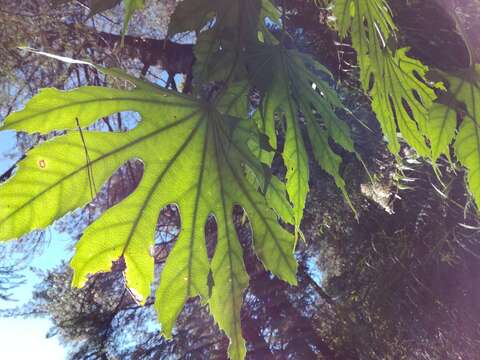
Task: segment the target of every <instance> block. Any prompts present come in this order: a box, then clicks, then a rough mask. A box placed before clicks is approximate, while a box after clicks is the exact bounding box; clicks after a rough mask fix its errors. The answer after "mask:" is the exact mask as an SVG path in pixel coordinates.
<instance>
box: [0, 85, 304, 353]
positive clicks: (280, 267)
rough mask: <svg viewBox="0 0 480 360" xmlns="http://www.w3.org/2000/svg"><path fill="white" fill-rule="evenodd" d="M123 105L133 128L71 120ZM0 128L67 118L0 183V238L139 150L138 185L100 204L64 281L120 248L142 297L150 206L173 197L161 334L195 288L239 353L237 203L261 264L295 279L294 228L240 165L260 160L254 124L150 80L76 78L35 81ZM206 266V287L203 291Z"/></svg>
mask: <svg viewBox="0 0 480 360" xmlns="http://www.w3.org/2000/svg"><path fill="white" fill-rule="evenodd" d="M126 110H132V111H137V112H138V113H140V115H141V116H142V121H141V122H140V124H139V126H138V127H137V128H135V129H134V130H132V131H130V132H127V133H101V132H90V131H83V138H82V136H80V133H79V132H78V131H76V130H75V127H76V123H77V121H78V123H79V124H80V125H81V126H87V125H89V124H91V123H93V122H94V121H95V120H97V119H99V118H101V117H104V116H107V115H109V114H112V113H115V112H119V111H126ZM5 128H6V129H15V130H22V131H27V132H35V131H38V130H41V131H42V132H48V131H51V130H54V129H73V130H70V131H68V133H67V135H64V136H60V137H58V138H56V139H54V140H52V141H49V142H46V143H44V144H42V145H40V146H38V147H37V148H35V149H33V150H32V151H30V152H29V153H28V154H27V157H26V159H24V160H23V161H21V162H20V163H19V170H18V172H17V174H16V175H15V176H14V177H13V178H12V179H11V180H10V181H8V182H7V183H5V184H4V185H2V186H1V187H0V239H3V240H6V239H10V238H16V237H19V236H21V235H22V234H24V233H26V232H28V231H30V230H33V229H36V228H42V227H44V226H46V225H48V224H49V223H51V222H52V221H54V220H55V219H57V218H58V217H60V216H62V215H63V214H65V213H66V212H68V211H71V210H73V209H75V208H78V207H80V206H82V205H84V204H85V203H86V202H88V201H89V200H90V198H89V196H90V195H89V194H90V191H89V185H90V180H93V181H94V182H95V183H96V184H98V185H100V184H102V183H104V182H105V181H106V180H107V179H108V177H109V176H110V175H111V174H112V173H113V172H114V171H115V170H116V169H117V168H118V167H120V166H121V165H122V164H124V163H125V162H126V161H127V160H129V159H133V158H137V159H140V160H141V161H143V163H144V174H143V177H142V179H141V181H140V183H139V185H138V187H137V188H136V190H135V191H134V192H133V193H132V194H131V195H129V196H128V197H127V198H126V199H124V200H123V201H122V202H120V203H119V204H118V205H115V206H114V207H112V208H110V209H108V210H107V211H106V212H105V213H104V214H103V215H102V216H101V217H100V218H99V219H98V220H97V221H95V222H94V223H93V224H92V225H91V226H90V227H89V228H87V230H86V231H85V233H84V235H83V236H82V238H81V240H80V241H79V243H78V245H77V249H76V253H75V255H74V258H73V259H72V262H71V265H72V267H73V268H74V278H73V284H74V285H76V286H82V285H83V284H84V283H85V281H86V280H87V278H88V275H89V274H93V273H96V272H99V271H108V270H109V269H110V267H111V265H112V261H115V260H117V259H118V258H119V257H120V256H123V257H124V258H125V262H126V270H125V277H126V281H127V286H128V287H129V288H130V289H131V290H132V292H133V293H134V294H136V295H137V297H138V299H139V300H140V301H144V300H145V299H146V297H147V296H148V295H149V294H150V286H151V282H152V280H153V265H154V264H153V258H152V257H151V256H150V248H151V247H152V246H153V240H154V230H155V225H156V221H157V218H158V214H159V211H160V209H161V208H162V207H164V206H165V205H167V204H171V203H175V204H177V206H178V207H179V211H180V216H181V227H182V229H181V232H180V235H179V238H178V240H177V242H176V244H175V246H174V248H173V250H172V252H171V254H170V255H169V257H168V259H167V261H166V264H165V266H164V269H163V272H162V275H161V281H160V286H159V288H158V289H157V293H156V305H155V306H156V309H157V311H158V316H159V319H160V321H161V323H162V326H163V331H164V333H165V334H167V335H169V334H170V333H171V330H172V327H173V325H174V323H175V320H176V317H177V315H178V314H179V312H180V311H181V309H182V307H183V305H184V303H185V301H186V300H187V299H188V298H189V297H193V296H196V295H200V296H201V297H202V298H204V300H208V302H209V305H210V310H211V312H212V314H213V316H214V317H215V319H216V321H217V322H218V324H219V325H220V327H221V328H222V329H223V330H224V331H225V332H226V333H227V335H228V336H229V337H230V340H231V344H230V347H229V355H230V357H231V358H233V359H241V358H243V357H244V355H245V345H244V341H243V339H242V336H241V327H240V307H241V303H242V294H243V291H244V289H245V287H246V286H247V282H248V276H247V273H246V271H245V267H244V264H243V257H242V248H241V246H240V244H239V241H238V239H237V235H236V232H235V227H234V223H233V219H232V211H233V207H234V205H241V206H242V207H243V208H244V209H245V211H246V213H247V215H248V217H249V220H250V224H251V227H252V231H253V239H254V241H253V242H254V247H255V251H256V254H257V255H258V256H259V258H260V259H261V261H262V262H263V264H264V265H265V267H266V268H268V269H269V270H271V271H272V272H273V273H274V274H276V275H277V276H279V277H280V278H282V279H284V280H286V281H288V282H290V283H295V282H296V279H295V272H296V263H295V259H294V256H293V251H292V250H293V236H292V235H291V234H289V233H288V232H286V231H285V230H284V229H283V228H282V227H281V226H280V225H279V224H278V223H277V217H276V215H275V213H274V212H273V211H272V210H271V209H270V208H269V206H268V205H267V203H266V201H265V198H264V197H263V196H262V195H261V194H260V193H259V192H257V191H256V190H255V188H254V187H253V186H252V185H251V183H250V182H249V181H248V180H247V179H246V177H245V176H244V167H245V166H248V167H249V168H251V169H254V170H255V171H259V169H260V164H259V163H258V161H257V160H256V159H255V158H254V157H253V156H252V154H251V151H250V149H249V147H248V143H249V140H250V139H252V138H253V137H255V133H253V134H252V131H253V130H252V129H255V128H254V127H252V126H251V124H250V123H249V122H248V121H247V120H240V119H238V118H233V117H229V116H226V115H222V114H220V113H219V112H218V111H217V110H216V109H214V108H213V107H212V106H211V105H209V104H206V103H202V102H198V101H196V100H192V99H190V98H188V97H185V96H182V95H179V94H175V93H171V92H166V91H162V90H159V89H157V90H152V89H147V87H143V86H141V87H137V89H135V90H133V91H123V90H115V89H108V88H99V87H83V88H79V89H76V90H73V91H69V92H61V91H58V90H54V89H46V90H43V91H42V92H41V93H40V94H39V95H37V96H36V97H34V98H33V99H32V101H31V102H30V103H29V104H28V105H27V107H26V108H25V109H24V110H23V111H20V112H18V113H14V114H12V115H11V116H10V117H9V118H7V120H6V123H5ZM85 146H86V147H85ZM86 151H88V155H89V159H90V161H89V163H87V162H86V160H85V156H86V153H85V152H86ZM88 174H91V176H92V177H93V179H89V176H87V175H88ZM210 214H213V215H214V216H215V219H216V221H217V225H218V241H217V247H216V249H215V254H214V256H213V259H212V262H211V264H209V261H208V257H207V253H206V245H205V239H204V226H205V222H206V220H207V217H208V216H209V215H210ZM210 270H211V271H212V274H213V280H214V287H213V289H212V292H211V297H210V298H208V285H207V279H208V273H209V271H210Z"/></svg>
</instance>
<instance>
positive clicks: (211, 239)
mask: <svg viewBox="0 0 480 360" xmlns="http://www.w3.org/2000/svg"><path fill="white" fill-rule="evenodd" d="M217 241H218V226H217V221H216V219H215V216H213V215H209V216H208V218H207V221H206V223H205V242H206V246H207V255H208V260H209V261H212V258H213V254H214V253H215V248H216V247H217Z"/></svg>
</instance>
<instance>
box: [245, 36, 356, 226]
mask: <svg viewBox="0 0 480 360" xmlns="http://www.w3.org/2000/svg"><path fill="white" fill-rule="evenodd" d="M249 68H250V69H252V70H251V72H252V73H251V77H252V79H253V80H252V81H253V83H254V84H255V85H256V86H257V88H258V89H259V90H260V91H261V92H262V93H263V100H262V103H261V105H260V108H259V109H258V115H257V116H256V119H257V122H258V126H259V128H260V130H261V131H262V132H263V133H264V134H266V135H267V136H268V138H269V140H270V144H271V146H272V147H273V148H277V133H276V129H277V124H276V120H280V121H281V120H284V121H285V126H286V131H285V144H284V149H283V153H282V156H283V160H284V162H285V165H286V167H287V174H286V178H287V192H288V195H289V197H290V200H291V201H292V202H293V205H294V217H295V225H296V228H297V229H298V228H299V226H300V221H301V219H302V214H303V209H304V206H305V200H306V197H307V193H308V188H309V186H308V180H309V165H308V155H307V152H306V150H305V144H304V141H303V137H302V131H301V123H302V119H304V120H305V122H306V123H307V129H308V136H309V138H310V140H311V142H312V144H313V152H314V155H315V158H316V159H317V161H318V162H319V164H320V166H321V167H322V168H323V169H324V170H325V171H327V172H328V173H329V174H330V175H332V176H333V177H334V178H335V181H336V184H337V186H338V187H339V188H340V189H341V190H342V192H343V193H344V194H345V196H346V198H347V200H348V195H347V193H346V191H345V183H344V181H343V179H342V178H341V176H340V169H339V166H340V158H339V157H338V155H336V154H335V153H334V152H333V150H332V149H331V148H330V145H329V143H328V138H329V137H330V138H332V139H333V140H334V141H336V142H337V143H338V144H339V145H341V146H343V147H344V148H345V149H346V150H348V151H354V149H353V143H352V141H351V138H350V133H349V131H348V127H346V126H345V124H344V123H342V121H341V120H340V119H339V118H338V117H337V116H336V115H335V112H334V109H335V108H336V107H339V108H341V107H342V104H341V103H340V100H339V99H338V97H337V95H336V93H335V92H334V91H333V90H332V89H331V88H330V87H329V85H328V84H327V83H326V81H325V80H322V79H321V78H320V77H319V76H317V75H316V74H315V71H316V72H319V73H321V74H323V75H324V76H326V77H329V76H330V74H329V72H328V70H327V69H325V68H324V67H323V66H322V65H320V64H319V63H317V62H315V61H314V60H313V59H311V58H310V57H309V56H307V55H305V54H301V53H300V52H298V51H295V50H287V49H285V48H284V47H283V46H282V45H264V46H260V47H258V48H256V49H255V50H254V51H252V52H251V53H250V54H249ZM317 116H320V117H321V120H322V121H323V124H320V122H319V119H318V118H317ZM319 140H321V141H319Z"/></svg>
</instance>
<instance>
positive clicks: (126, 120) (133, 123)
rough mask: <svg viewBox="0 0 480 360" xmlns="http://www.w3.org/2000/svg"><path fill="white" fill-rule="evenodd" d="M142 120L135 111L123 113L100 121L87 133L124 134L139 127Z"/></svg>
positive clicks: (88, 128)
mask: <svg viewBox="0 0 480 360" xmlns="http://www.w3.org/2000/svg"><path fill="white" fill-rule="evenodd" d="M140 120H141V116H140V114H139V113H137V112H135V111H122V112H117V113H115V114H112V115H109V116H105V117H103V118H101V119H98V120H97V121H96V122H95V123H93V124H92V125H90V126H89V127H87V131H102V132H123V131H129V130H132V129H134V128H135V127H137V125H138V124H139V122H140Z"/></svg>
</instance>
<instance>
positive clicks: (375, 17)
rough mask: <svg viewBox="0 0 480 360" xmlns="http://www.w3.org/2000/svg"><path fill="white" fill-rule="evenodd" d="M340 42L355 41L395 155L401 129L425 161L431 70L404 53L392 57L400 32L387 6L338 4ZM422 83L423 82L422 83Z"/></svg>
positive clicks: (360, 0)
mask: <svg viewBox="0 0 480 360" xmlns="http://www.w3.org/2000/svg"><path fill="white" fill-rule="evenodd" d="M334 13H335V16H336V18H337V25H338V31H339V34H340V36H342V37H345V36H347V34H348V33H350V34H351V37H352V45H353V47H354V48H355V50H356V52H357V56H358V63H359V65H360V79H361V82H362V85H363V88H364V90H365V91H367V92H369V94H370V95H371V96H372V108H373V110H374V112H375V114H376V115H377V118H378V120H379V122H380V125H381V127H382V131H383V133H384V135H385V137H386V139H387V141H388V147H389V149H390V151H391V152H392V153H393V154H397V153H398V152H399V150H400V143H399V141H398V139H397V126H398V129H399V130H400V132H401V134H402V136H403V138H404V139H405V141H406V142H407V143H408V144H409V145H410V146H412V147H414V148H415V149H416V150H417V152H418V153H419V154H420V155H421V156H424V157H430V155H431V152H430V149H429V147H428V145H427V142H426V137H427V136H428V130H427V125H426V124H427V118H428V113H429V110H430V107H431V106H432V102H433V101H434V100H435V98H436V96H435V93H434V91H433V89H432V88H431V87H430V86H428V85H427V84H426V81H424V76H425V74H426V72H427V71H428V68H427V67H426V66H425V65H423V64H422V63H421V62H419V61H417V60H415V59H412V58H410V57H409V56H408V55H407V54H406V52H407V50H408V49H406V48H402V49H398V50H397V51H395V52H394V51H392V50H391V49H389V48H388V46H387V42H388V39H389V38H390V37H391V36H393V34H394V32H395V30H396V28H395V25H394V23H393V20H392V17H391V14H390V9H389V7H388V4H387V2H386V1H385V0H338V1H336V2H335V9H334ZM420 79H422V80H420Z"/></svg>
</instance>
